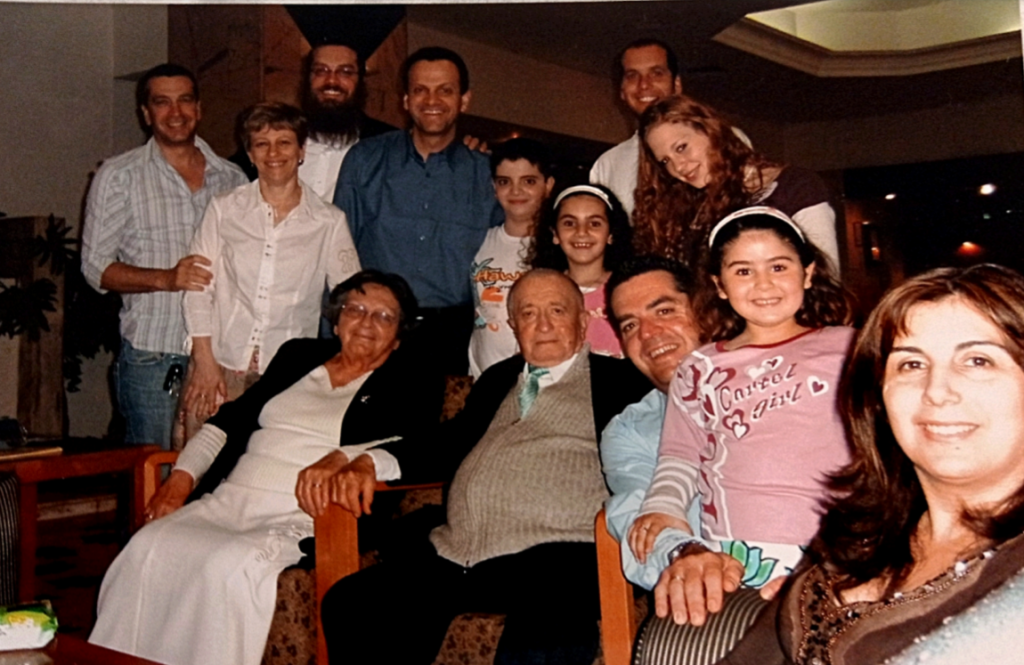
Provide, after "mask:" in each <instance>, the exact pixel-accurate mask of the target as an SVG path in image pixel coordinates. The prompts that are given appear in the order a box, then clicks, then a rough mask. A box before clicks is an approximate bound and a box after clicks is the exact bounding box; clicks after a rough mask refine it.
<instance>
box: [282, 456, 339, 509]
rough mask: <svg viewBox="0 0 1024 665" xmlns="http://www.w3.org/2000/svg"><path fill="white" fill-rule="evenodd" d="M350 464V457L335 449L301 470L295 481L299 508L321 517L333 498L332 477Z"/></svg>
mask: <svg viewBox="0 0 1024 665" xmlns="http://www.w3.org/2000/svg"><path fill="white" fill-rule="evenodd" d="M347 464H348V457H346V456H345V453H343V452H341V451H340V450H334V451H331V452H329V453H327V454H326V455H324V456H323V457H321V458H320V459H319V460H318V461H316V462H314V463H313V464H311V465H310V466H307V467H306V468H305V469H303V470H302V471H300V472H299V478H298V480H297V481H296V483H295V498H296V499H298V500H299V508H302V509H303V510H304V511H306V512H307V513H308V514H309V515H310V516H311V517H320V516H321V515H323V514H324V511H325V510H327V504H328V503H329V502H330V500H331V495H330V488H331V484H330V483H331V478H333V477H334V474H336V473H338V472H339V471H341V470H342V469H343V468H345V466H346V465H347Z"/></svg>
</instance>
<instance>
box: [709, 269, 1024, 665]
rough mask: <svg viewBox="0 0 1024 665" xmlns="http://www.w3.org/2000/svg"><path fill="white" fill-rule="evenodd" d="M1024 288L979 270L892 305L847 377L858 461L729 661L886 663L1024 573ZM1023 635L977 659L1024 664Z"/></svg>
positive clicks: (917, 287) (968, 653)
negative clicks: (801, 558)
mask: <svg viewBox="0 0 1024 665" xmlns="http://www.w3.org/2000/svg"><path fill="white" fill-rule="evenodd" d="M1022 294H1024V277H1021V275H1019V274H1017V273H1015V272H1013V271H1012V270H1009V269H1006V268H1002V267H1000V266H995V265H981V266H975V267H972V268H967V269H958V268H942V269H938V270H934V271H932V272H929V273H926V274H924V275H920V276H918V277H915V278H913V279H910V280H908V281H907V282H905V283H904V284H902V285H900V286H899V287H897V288H895V289H893V290H892V291H890V292H889V293H888V294H887V295H886V296H885V297H884V298H883V299H882V302H881V303H880V304H879V305H878V307H877V308H875V311H874V312H873V313H872V314H871V316H870V318H869V319H868V321H867V323H866V324H865V326H864V329H863V330H862V331H861V333H860V334H859V335H858V337H857V341H856V343H855V344H854V349H853V353H852V356H851V358H850V360H849V362H848V364H847V368H846V371H845V374H844V377H843V381H842V384H841V385H840V392H839V404H840V409H841V411H842V414H843V419H844V421H845V422H846V428H847V432H848V435H849V438H850V444H851V455H852V461H851V462H850V464H849V465H847V466H846V467H845V468H844V469H842V470H841V471H840V472H839V473H837V474H835V475H834V476H833V477H832V482H831V489H832V499H831V500H830V501H829V502H828V504H827V505H826V506H825V508H826V509H827V512H826V513H825V515H824V516H823V517H822V521H821V528H820V530H819V532H818V535H817V536H816V537H815V539H814V540H813V541H812V542H811V545H810V547H809V551H808V559H809V561H808V562H809V564H810V565H808V566H806V567H803V569H802V570H800V571H798V572H797V574H796V576H795V577H794V579H792V581H791V583H790V585H789V587H788V588H787V589H786V591H785V592H784V593H783V594H782V596H781V597H780V598H779V599H777V601H776V602H777V605H775V606H772V607H769V609H768V610H766V612H765V614H763V615H762V616H761V617H760V618H759V620H758V623H756V624H755V626H754V628H752V629H751V632H750V633H748V635H747V636H746V638H745V639H744V640H743V641H742V642H741V643H740V644H739V645H738V646H737V647H736V649H735V650H734V651H733V652H732V653H731V654H730V655H729V656H728V657H727V658H726V660H725V661H723V662H726V663H729V664H731V665H746V664H747V663H750V664H755V663H756V664H757V665H762V664H764V663H781V662H785V663H797V664H798V665H810V664H816V663H822V664H831V665H874V664H876V663H882V662H890V660H888V659H890V658H892V657H894V656H895V655H897V654H899V653H900V652H901V651H902V650H903V649H906V648H907V647H910V646H911V645H913V644H915V643H919V642H921V641H922V639H923V640H924V641H926V642H927V641H928V640H931V639H932V637H928V636H929V635H931V636H935V635H942V634H944V633H947V632H948V630H947V629H946V626H947V624H950V623H952V622H953V619H952V617H956V615H961V614H965V613H968V612H969V610H970V608H973V607H975V606H984V605H985V604H986V603H988V602H991V601H990V598H991V597H992V596H993V595H998V593H997V594H993V591H995V590H997V589H999V587H1000V585H1004V584H1008V585H1010V586H1013V584H1014V581H1013V580H1014V579H1015V578H1017V579H1019V572H1020V571H1021V570H1022V569H1024V535H1022V534H1024V295H1022ZM1011 609H1012V611H1016V608H1011ZM1008 611H1010V610H1008ZM1016 625H1017V626H1019V625H1020V619H1019V614H1018V615H1017V618H1016ZM949 630H952V628H950V629H949ZM1019 644H1020V632H1019V629H1017V628H1013V627H1004V629H1003V630H1001V631H998V632H997V633H995V634H993V635H991V636H990V639H989V640H988V642H987V644H986V650H987V651H988V652H989V653H998V654H1000V657H999V658H995V659H993V658H987V659H985V658H983V659H981V660H979V661H978V662H986V663H989V662H999V663H1007V662H1019V659H1020V653H1019V648H1017V649H1014V647H1019ZM978 653H979V652H978V651H977V650H965V651H963V652H961V653H960V654H959V658H958V659H957V660H956V661H955V662H969V661H971V659H972V658H974V656H976V655H978ZM921 660H924V658H923V657H922V658H921ZM913 662H920V661H918V660H916V659H915V660H914V661H913Z"/></svg>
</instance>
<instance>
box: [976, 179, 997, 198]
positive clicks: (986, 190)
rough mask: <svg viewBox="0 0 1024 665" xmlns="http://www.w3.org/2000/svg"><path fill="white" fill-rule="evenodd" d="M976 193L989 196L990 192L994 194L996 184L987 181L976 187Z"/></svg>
mask: <svg viewBox="0 0 1024 665" xmlns="http://www.w3.org/2000/svg"><path fill="white" fill-rule="evenodd" d="M978 193H979V194H981V195H982V196H989V195H991V194H995V193H996V186H995V185H993V184H992V183H990V182H987V183H985V184H984V185H982V186H981V187H979V188H978Z"/></svg>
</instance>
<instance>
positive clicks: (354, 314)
mask: <svg viewBox="0 0 1024 665" xmlns="http://www.w3.org/2000/svg"><path fill="white" fill-rule="evenodd" d="M367 316H369V317H370V320H371V321H373V322H374V323H376V324H377V325H379V326H393V325H396V324H397V323H398V317H397V316H396V315H394V314H392V313H391V312H389V311H387V310H386V309H378V310H375V311H372V312H371V311H370V310H368V309H366V306H365V305H361V304H359V303H355V304H352V305H342V306H341V314H340V318H342V319H349V320H351V321H356V320H359V321H362V320H363V319H365V318H366V317H367Z"/></svg>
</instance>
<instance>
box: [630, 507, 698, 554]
mask: <svg viewBox="0 0 1024 665" xmlns="http://www.w3.org/2000/svg"><path fill="white" fill-rule="evenodd" d="M668 528H674V529H682V530H683V531H685V532H686V533H690V534H692V533H693V530H692V529H691V528H690V524H689V523H688V522H687V521H686V520H684V519H682V518H679V517H673V516H671V515H666V514H665V513H648V514H646V515H641V516H640V517H638V518H636V520H635V521H634V522H633V526H632V527H631V528H630V530H629V535H628V536H627V537H628V538H629V549H631V550H633V556H635V557H636V559H637V561H639V562H640V563H646V562H647V555H648V554H650V553H651V552H652V551H653V550H654V541H655V540H656V539H657V537H658V534H659V533H661V532H662V531H663V530H664V529H668Z"/></svg>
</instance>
